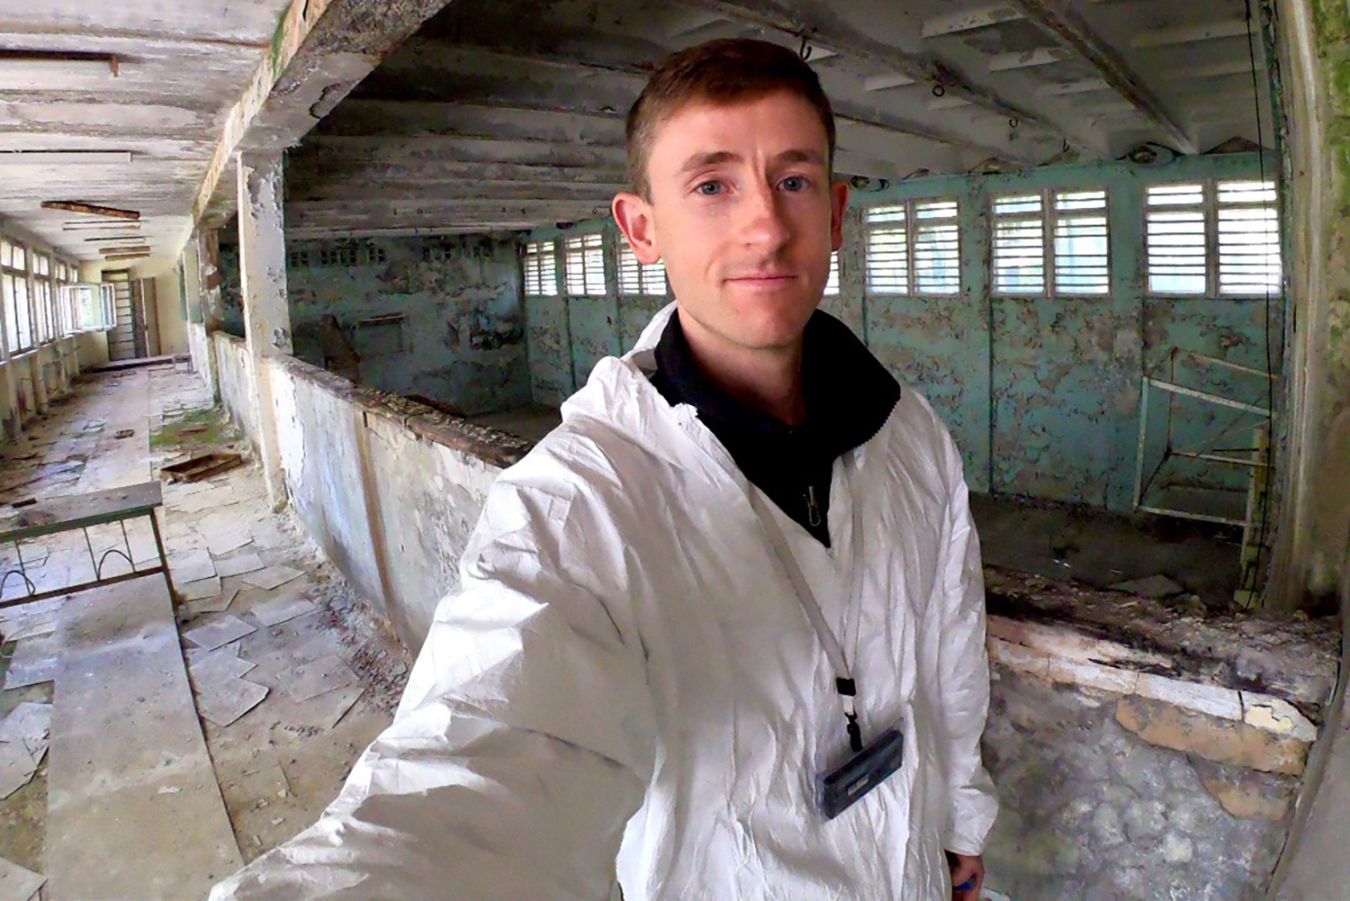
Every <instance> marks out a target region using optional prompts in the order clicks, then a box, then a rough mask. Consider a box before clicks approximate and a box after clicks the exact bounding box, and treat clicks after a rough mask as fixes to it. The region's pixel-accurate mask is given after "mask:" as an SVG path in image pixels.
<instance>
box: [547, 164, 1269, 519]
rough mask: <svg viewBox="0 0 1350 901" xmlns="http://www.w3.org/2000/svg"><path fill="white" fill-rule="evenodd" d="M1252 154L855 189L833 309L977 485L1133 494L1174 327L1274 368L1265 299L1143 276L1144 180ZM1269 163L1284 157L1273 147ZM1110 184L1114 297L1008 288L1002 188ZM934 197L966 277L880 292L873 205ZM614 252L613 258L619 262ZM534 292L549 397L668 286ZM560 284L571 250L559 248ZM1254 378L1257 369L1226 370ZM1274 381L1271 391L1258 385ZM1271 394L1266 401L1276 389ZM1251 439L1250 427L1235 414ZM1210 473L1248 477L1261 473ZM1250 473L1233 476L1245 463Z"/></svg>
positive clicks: (829, 307)
mask: <svg viewBox="0 0 1350 901" xmlns="http://www.w3.org/2000/svg"><path fill="white" fill-rule="evenodd" d="M1259 172H1260V166H1259V159H1258V157H1257V156H1256V155H1254V154H1233V155H1225V156H1210V157H1188V158H1180V159H1178V160H1176V161H1174V162H1173V163H1171V164H1168V165H1166V166H1157V167H1140V166H1134V165H1131V164H1126V163H1105V164H1099V165H1091V166H1062V167H1042V168H1039V169H1034V170H1028V171H1026V172H1022V173H1017V174H1011V175H988V176H970V177H941V178H916V179H911V180H908V181H905V182H904V183H902V184H899V185H895V186H891V187H888V188H886V189H884V190H881V191H874V192H868V193H855V194H854V196H853V198H852V201H851V203H852V205H853V206H854V207H855V211H854V212H852V213H850V216H849V219H848V222H847V223H846V227H845V246H844V248H843V250H842V251H841V262H842V265H841V277H840V283H841V291H840V294H839V295H838V296H835V297H827V298H826V299H825V301H824V302H823V303H822V309H824V310H826V311H828V312H831V313H832V314H834V315H837V316H839V317H840V318H841V319H843V320H844V321H845V322H846V323H848V324H849V325H850V326H851V327H852V328H853V329H854V331H855V333H857V334H859V336H860V337H861V338H862V339H863V340H864V341H865V342H866V343H867V345H868V347H869V348H870V349H871V350H872V352H873V353H875V354H876V355H877V358H878V359H880V360H881V361H882V363H884V364H885V365H886V366H887V368H889V369H890V370H891V372H893V373H894V374H895V375H896V377H897V378H899V379H900V381H901V382H902V383H903V384H906V385H909V386H911V387H913V388H914V389H916V390H918V391H920V392H922V393H923V394H924V396H925V397H927V398H928V399H929V401H930V402H931V403H932V404H933V406H934V408H935V409H936V410H937V411H938V413H939V414H940V415H941V416H942V417H943V419H944V420H945V421H946V422H947V423H948V425H949V427H950V428H951V430H952V433H953V437H954V438H955V440H956V443H957V445H958V446H959V447H960V448H961V451H962V454H963V456H964V460H965V466H966V476H967V479H968V481H969V482H970V484H971V487H972V488H974V489H975V490H977V491H994V492H998V493H1006V494H1015V495H1028V496H1032V497H1038V498H1045V499H1048V500H1056V501H1069V502H1080V503H1087V504H1092V505H1096V506H1102V507H1106V508H1108V509H1112V510H1129V509H1131V508H1132V505H1133V497H1134V474H1135V468H1136V466H1135V464H1136V451H1137V446H1138V428H1139V403H1140V380H1141V377H1142V374H1143V368H1144V366H1145V364H1146V363H1147V364H1149V365H1151V364H1152V363H1154V362H1155V361H1157V360H1158V359H1163V358H1166V356H1167V354H1168V352H1169V350H1170V349H1171V347H1172V346H1173V345H1177V346H1181V347H1184V348H1186V349H1189V350H1194V351H1197V352H1200V353H1205V354H1210V355H1213V356H1217V357H1219V358H1221V359H1224V360H1228V361H1230V362H1234V363H1239V364H1241V365H1244V366H1249V367H1252V368H1257V369H1261V370H1265V368H1266V338H1267V330H1266V321H1267V308H1266V303H1265V301H1264V300H1253V299H1216V298H1213V297H1206V298H1185V299H1175V298H1163V297H1159V298H1153V297H1148V296H1146V293H1145V291H1144V288H1143V284H1144V275H1143V259H1144V248H1143V195H1144V189H1145V187H1146V186H1147V185H1149V184H1153V183H1158V182H1168V181H1187V180H1201V179H1211V178H1255V177H1257V175H1258V174H1259ZM1266 174H1267V177H1274V176H1275V175H1276V172H1275V165H1274V161H1273V158H1269V161H1268V163H1267V166H1266ZM1096 188H1105V189H1106V190H1107V192H1108V217H1109V222H1110V242H1111V245H1110V246H1111V260H1112V273H1111V282H1110V287H1111V290H1110V293H1109V294H1108V295H1106V296H1100V297H1074V298H1064V297H1060V298H1050V297H1042V298H1022V297H1016V298H1012V297H992V296H991V293H990V290H989V284H988V271H989V259H990V222H989V215H988V212H987V211H988V209H989V207H990V203H991V200H992V198H993V197H994V196H995V195H998V194H1005V193H1013V192H1019V191H1039V190H1043V189H1096ZM925 197H944V198H953V197H954V198H956V199H958V200H959V201H960V226H961V241H962V245H961V258H962V263H961V269H962V288H963V291H962V294H961V295H960V296H958V297H945V298H939V297H918V296H915V297H891V296H869V295H868V294H867V293H866V291H865V290H864V270H863V264H864V249H863V247H864V237H863V231H862V218H861V213H860V212H858V211H857V210H856V208H857V207H859V206H870V205H877V204H885V203H893V202H896V201H900V200H906V199H911V198H913V199H919V198H925ZM597 230H599V231H602V232H604V233H605V234H606V235H608V236H609V247H610V248H611V250H610V253H611V255H612V253H613V249H612V248H613V247H615V246H617V245H616V243H615V242H616V240H617V238H616V230H615V229H614V227H613V226H612V225H611V224H609V223H605V222H587V223H582V224H579V225H577V226H575V227H573V228H571V229H567V230H558V229H540V230H538V231H536V232H535V233H533V234H532V235H531V240H554V239H558V238H561V237H568V236H574V235H577V234H583V233H589V232H594V231H597ZM610 268H611V269H612V268H613V264H612V263H611V264H610ZM610 275H611V277H610V279H609V281H610V285H611V291H610V293H609V294H607V295H606V296H604V297H600V298H588V297H562V296H560V297H529V298H526V301H525V303H526V312H527V319H528V322H529V335H530V371H531V375H532V377H533V379H534V397H535V400H536V402H538V403H551V404H556V403H559V402H560V401H561V400H562V399H564V398H565V397H566V396H567V395H568V394H570V393H571V392H572V391H574V390H576V388H577V387H578V386H579V385H581V384H583V383H584V382H585V379H586V376H587V375H588V374H589V372H590V369H591V367H592V366H594V363H595V360H596V359H598V358H599V357H600V356H602V355H603V354H605V353H614V352H615V351H614V350H613V348H616V347H622V348H624V349H625V350H626V349H627V348H629V347H631V346H632V341H633V340H635V339H636V337H637V334H638V332H640V330H641V327H642V325H645V324H646V322H647V321H648V319H649V318H650V315H651V312H653V311H654V310H655V309H658V308H659V307H660V305H661V304H662V303H664V301H665V299H664V298H634V297H626V296H624V297H620V296H619V295H618V294H617V292H616V291H615V289H614V279H613V277H612V273H611V274H610ZM558 278H559V285H560V286H561V285H562V279H563V255H562V253H561V250H560V251H559V255H558ZM1282 309H1283V300H1282V298H1280V297H1278V296H1276V297H1273V298H1272V300H1271V303H1270V311H1269V320H1270V330H1269V334H1270V336H1271V359H1270V362H1271V365H1272V367H1273V369H1274V370H1275V371H1276V372H1279V371H1280V369H1281V367H1282V359H1283V357H1282V346H1281V345H1282V341H1281V335H1282V334H1283V316H1282ZM1211 387H1219V388H1222V389H1223V390H1225V391H1235V392H1238V393H1239V394H1241V393H1242V392H1244V391H1248V390H1249V388H1250V385H1249V383H1243V384H1237V383H1235V382H1234V383H1231V384H1229V383H1223V384H1219V383H1211ZM1259 393H1260V392H1258V394H1259ZM1250 399H1251V401H1252V402H1256V401H1257V400H1258V399H1259V402H1260V405H1262V406H1264V405H1265V403H1266V400H1265V399H1264V398H1256V397H1253V398H1250ZM1226 424H1227V420H1226V419H1224V418H1222V417H1217V418H1216V416H1215V413H1214V411H1213V410H1212V409H1210V408H1206V407H1203V406H1201V405H1198V404H1195V405H1192V406H1191V407H1187V408H1184V409H1183V408H1181V407H1178V408H1177V412H1176V416H1175V423H1174V430H1175V432H1174V438H1175V441H1174V443H1176V444H1179V443H1181V442H1190V443H1197V442H1199V443H1203V442H1204V441H1205V439H1207V438H1209V437H1210V436H1212V435H1213V434H1214V433H1215V431H1216V430H1217V429H1219V428H1222V427H1223V426H1224V425H1226ZM1237 432H1238V434H1240V435H1241V440H1239V441H1238V442H1237V443H1238V444H1239V445H1244V444H1249V442H1250V434H1249V427H1248V426H1243V427H1242V428H1240V429H1238V430H1237ZM1204 477H1205V478H1208V479H1214V480H1215V484H1217V485H1226V486H1230V487H1231V486H1234V485H1236V486H1239V487H1240V486H1241V485H1242V484H1245V482H1242V481H1241V480H1242V479H1245V473H1238V474H1237V475H1236V476H1235V475H1234V474H1233V473H1231V472H1223V473H1219V474H1217V475H1215V474H1214V473H1213V472H1212V471H1211V470H1210V469H1206V470H1205V476H1204ZM1234 479H1237V480H1238V481H1236V482H1234V481H1233V480H1234Z"/></svg>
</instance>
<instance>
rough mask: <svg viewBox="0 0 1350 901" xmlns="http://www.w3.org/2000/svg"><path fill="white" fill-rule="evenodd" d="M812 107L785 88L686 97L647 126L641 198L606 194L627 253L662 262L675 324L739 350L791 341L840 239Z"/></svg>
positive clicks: (838, 201)
mask: <svg viewBox="0 0 1350 901" xmlns="http://www.w3.org/2000/svg"><path fill="white" fill-rule="evenodd" d="M828 154H829V147H828V140H827V138H826V135H825V128H824V126H823V125H822V124H821V121H820V117H819V115H818V114H817V112H816V110H815V108H814V107H812V106H811V105H810V104H809V103H807V102H806V101H805V100H803V99H801V98H799V97H796V96H794V95H792V94H787V93H776V94H771V95H769V96H767V97H764V98H761V99H759V100H753V101H749V102H746V103H739V104H735V105H731V106H717V105H713V104H711V103H708V102H695V103H690V104H688V105H686V106H684V107H682V108H680V109H678V110H676V112H675V113H674V114H673V115H671V116H669V117H668V118H666V119H665V120H663V121H662V122H661V123H660V124H659V125H658V126H657V129H656V135H655V138H654V140H653V141H652V144H651V147H650V154H649V157H648V160H647V180H648V184H649V185H650V186H651V191H650V194H651V196H650V201H647V200H643V199H642V198H639V197H637V196H636V195H632V194H621V195H619V197H618V198H616V199H615V203H614V215H615V218H616V219H617V220H618V221H619V225H620V227H621V228H623V230H624V232H625V233H626V234H627V235H628V239H629V243H630V244H631V245H632V246H633V250H634V253H635V254H636V255H637V257H638V259H639V260H641V261H642V262H645V263H650V262H655V261H656V260H657V259H663V260H665V264H666V273H667V275H668V276H669V278H670V284H671V288H672V289H673V290H674V292H675V296H676V298H677V299H678V301H679V306H680V311H681V316H682V318H683V319H684V321H685V323H686V326H687V327H689V320H690V319H692V320H693V321H694V323H695V325H694V326H693V327H694V328H696V329H698V330H700V331H702V332H704V333H705V335H704V337H706V338H708V339H710V340H712V341H713V342H715V343H717V344H723V345H725V344H728V343H729V344H731V345H734V346H735V347H737V348H740V349H745V350H770V349H780V348H788V347H792V346H794V345H795V344H796V342H797V341H798V340H799V339H800V337H801V334H802V330H803V329H804V328H805V327H806V321H807V320H808V319H809V318H810V317H811V313H812V312H813V311H814V310H815V308H816V306H817V305H818V304H819V303H820V298H821V295H822V293H823V292H824V290H825V282H826V280H827V279H828V278H829V271H830V252H831V251H832V250H837V249H839V247H840V246H841V244H842V243H843V232H842V224H843V214H844V206H845V204H846V203H847V199H848V189H847V187H846V186H845V185H843V184H838V185H831V184H830V181H829V162H828Z"/></svg>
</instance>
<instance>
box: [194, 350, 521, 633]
mask: <svg viewBox="0 0 1350 901" xmlns="http://www.w3.org/2000/svg"><path fill="white" fill-rule="evenodd" d="M213 337H214V344H215V348H216V359H217V363H218V366H219V378H220V385H221V400H222V402H223V404H224V405H225V407H226V408H227V409H228V410H229V411H230V415H231V416H232V418H234V420H235V421H236V422H238V423H240V424H241V426H242V427H243V428H244V429H245V431H246V432H248V433H249V438H250V440H251V441H253V442H254V443H255V444H256V441H257V439H256V431H249V430H250V429H254V428H255V426H254V425H253V423H254V422H255V421H256V420H255V418H254V416H253V415H252V413H251V412H250V408H251V403H252V402H251V392H250V391H249V390H248V381H247V373H248V367H247V365H246V364H247V356H246V352H245V347H244V344H243V342H242V341H240V340H239V339H237V338H234V337H232V336H229V335H225V334H223V333H219V332H217V333H216V334H215V335H214V336H213ZM267 372H268V373H269V376H270V378H271V379H272V392H273V399H274V403H275V405H276V419H277V430H278V438H279V444H280V446H281V453H282V467H283V469H284V470H285V479H286V489H287V492H288V494H289V497H290V502H291V504H292V505H293V507H294V510H295V513H296V515H297V516H298V517H299V518H300V520H301V522H303V523H304V525H305V528H306V530H307V531H308V532H309V534H310V536H311V537H312V538H313V539H314V540H315V542H317V543H318V544H319V546H320V547H321V548H322V549H323V551H324V553H325V554H327V556H328V558H329V559H330V560H332V561H333V563H334V564H335V565H336V566H337V567H338V568H339V569H340V570H341V571H342V573H343V574H344V575H345V576H346V577H347V578H348V579H349V580H350V581H351V582H352V584H353V586H354V587H355V588H356V589H357V590H358V591H360V592H361V594H362V595H364V596H365V597H366V598H369V599H370V600H371V602H372V603H373V604H374V605H375V606H376V608H377V610H378V612H379V613H380V614H381V615H383V616H384V617H385V618H386V619H388V620H389V622H390V623H391V624H392V626H393V627H394V629H395V631H396V632H397V634H398V636H399V638H400V640H402V642H403V643H404V644H405V645H406V646H407V647H408V648H409V649H411V650H412V651H413V652H414V653H415V652H416V651H417V649H418V648H420V647H421V645H422V640H423V638H424V637H425V636H426V633H427V630H428V629H429V628H430V626H431V618H432V614H433V613H434V612H435V609H436V603H437V601H439V600H440V599H441V597H442V596H444V595H445V594H446V593H447V592H448V591H451V590H452V589H454V588H455V587H456V586H457V585H458V565H459V558H460V556H461V555H462V554H463V552H464V546H465V544H466V543H467V541H468V538H469V534H470V533H471V532H472V531H473V527H474V525H475V524H477V522H478V515H479V513H480V512H481V511H482V508H483V503H484V502H485V501H486V499H487V492H488V489H489V488H490V487H491V486H492V483H493V482H494V481H495V480H496V478H497V476H498V474H499V473H500V472H501V471H502V469H504V468H505V467H507V466H509V465H511V464H512V463H514V462H515V461H516V460H518V459H520V457H522V456H524V454H525V452H526V451H527V450H528V449H529V445H528V444H527V443H526V442H524V441H522V440H520V439H518V438H515V437H513V436H509V435H505V434H503V433H500V432H495V431H492V430H490V429H486V428H482V427H480V426H475V425H473V424H471V423H468V422H465V421H463V420H459V419H455V418H453V417H450V416H446V415H444V414H442V413H439V412H437V411H435V410H433V409H431V408H430V407H426V406H423V405H422V404H419V403H415V402H413V401H409V400H406V399H404V398H401V397H398V396H396V395H391V394H386V393H384V392H382V391H378V390H376V389H373V388H367V387H362V386H358V385H355V384H353V383H352V382H350V381H348V380H347V379H344V378H342V377H341V376H338V375H334V374H333V373H330V372H327V371H325V370H323V369H319V368H318V367H315V366H311V365H309V364H308V363H305V362H303V361H301V360H298V359H295V358H294V357H281V358H275V359H273V360H270V361H268V363H267Z"/></svg>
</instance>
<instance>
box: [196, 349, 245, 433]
mask: <svg viewBox="0 0 1350 901" xmlns="http://www.w3.org/2000/svg"><path fill="white" fill-rule="evenodd" d="M211 337H212V342H211V346H212V353H214V354H215V359H216V368H215V375H216V384H215V385H214V386H213V388H214V390H215V393H216V395H217V396H218V398H219V399H220V403H221V404H222V405H223V406H224V407H225V409H226V410H228V411H229V413H230V418H231V419H233V420H234V424H235V425H236V426H238V427H239V430H240V431H241V432H243V433H244V435H245V437H247V438H248V440H249V443H250V444H252V445H253V446H254V447H257V446H258V435H259V433H258V414H257V409H256V405H255V403H254V400H253V376H252V375H251V374H250V372H249V367H250V363H249V355H248V345H247V344H245V343H244V339H242V338H236V337H235V336H234V335H229V334H226V333H225V332H215V333H214V334H213V335H212V336H211ZM202 371H205V370H202ZM209 383H210V382H209V379H208V384H209Z"/></svg>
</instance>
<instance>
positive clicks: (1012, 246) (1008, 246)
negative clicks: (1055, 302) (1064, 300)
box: [994, 194, 1045, 294]
mask: <svg viewBox="0 0 1350 901" xmlns="http://www.w3.org/2000/svg"><path fill="white" fill-rule="evenodd" d="M994 293H995V294H1044V293H1045V202H1044V198H1042V197H1041V195H1040V194H1014V195H1009V196H1006V197H996V198H994Z"/></svg>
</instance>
